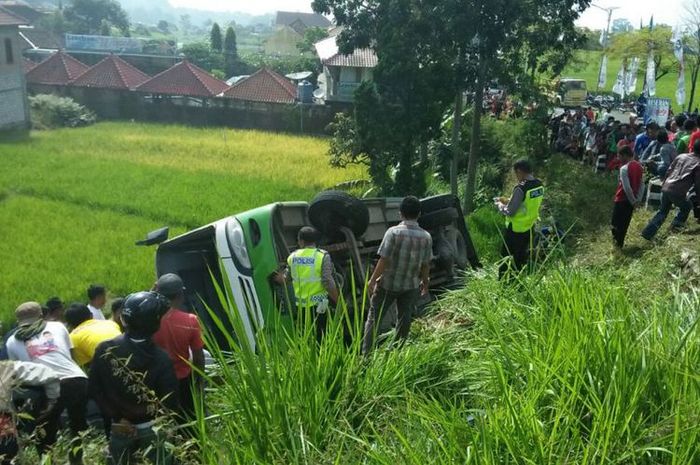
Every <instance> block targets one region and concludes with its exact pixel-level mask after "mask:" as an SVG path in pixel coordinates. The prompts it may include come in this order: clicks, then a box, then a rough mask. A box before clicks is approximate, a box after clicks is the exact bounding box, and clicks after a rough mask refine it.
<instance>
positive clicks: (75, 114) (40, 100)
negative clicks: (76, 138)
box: [29, 94, 96, 129]
mask: <svg viewBox="0 0 700 465" xmlns="http://www.w3.org/2000/svg"><path fill="white" fill-rule="evenodd" d="M29 106H30V109H31V115H32V126H33V127H34V129H53V128H64V127H68V128H77V127H82V126H89V125H91V124H94V123H95V120H96V117H95V114H94V113H93V112H92V111H90V110H88V109H87V108H85V107H84V106H82V105H80V104H79V103H77V102H76V101H75V100H73V99H71V98H68V97H59V96H57V95H48V94H40V95H35V96H33V97H29Z"/></svg>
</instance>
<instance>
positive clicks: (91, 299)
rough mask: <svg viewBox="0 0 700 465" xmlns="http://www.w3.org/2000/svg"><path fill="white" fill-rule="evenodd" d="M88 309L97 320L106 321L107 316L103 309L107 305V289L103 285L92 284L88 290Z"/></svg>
mask: <svg viewBox="0 0 700 465" xmlns="http://www.w3.org/2000/svg"><path fill="white" fill-rule="evenodd" d="M87 296H88V308H89V309H90V313H92V317H93V318H94V319H96V320H104V319H105V315H104V313H102V308H103V307H104V306H105V304H106V303H107V288H105V287H104V286H103V285H102V284H90V287H88V290H87Z"/></svg>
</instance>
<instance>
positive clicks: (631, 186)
mask: <svg viewBox="0 0 700 465" xmlns="http://www.w3.org/2000/svg"><path fill="white" fill-rule="evenodd" d="M617 157H618V159H619V160H620V163H621V164H622V166H621V167H620V176H619V178H620V179H619V183H618V185H617V190H616V191H615V201H614V206H613V213H612V221H611V224H612V235H613V239H614V241H615V245H616V246H617V247H618V248H619V249H622V247H623V246H624V245H625V236H627V230H628V229H629V226H630V222H631V221H632V214H633V213H634V209H635V207H636V206H638V205H639V204H640V203H641V202H642V197H644V183H643V182H642V178H643V176H644V169H643V168H642V165H641V163H639V162H638V161H637V160H635V159H634V154H633V153H632V149H630V148H629V147H621V148H620V150H619V151H618V152H617Z"/></svg>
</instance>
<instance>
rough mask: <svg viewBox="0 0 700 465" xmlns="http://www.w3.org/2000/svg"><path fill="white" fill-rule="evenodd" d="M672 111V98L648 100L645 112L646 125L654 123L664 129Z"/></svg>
mask: <svg viewBox="0 0 700 465" xmlns="http://www.w3.org/2000/svg"><path fill="white" fill-rule="evenodd" d="M670 110H671V99H670V98H650V99H648V100H647V108H646V111H645V112H644V124H649V123H651V122H652V121H654V122H655V123H657V124H658V125H659V126H661V127H663V126H665V125H666V121H668V115H669V112H670Z"/></svg>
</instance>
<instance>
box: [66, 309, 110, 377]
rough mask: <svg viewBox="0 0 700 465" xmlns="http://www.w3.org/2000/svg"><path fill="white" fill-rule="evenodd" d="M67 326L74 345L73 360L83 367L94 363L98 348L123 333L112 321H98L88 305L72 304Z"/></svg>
mask: <svg viewBox="0 0 700 465" xmlns="http://www.w3.org/2000/svg"><path fill="white" fill-rule="evenodd" d="M66 326H67V327H68V330H69V331H70V340H71V343H72V344H73V358H74V359H75V361H76V362H77V363H78V365H80V366H81V367H86V366H88V365H89V364H90V362H92V358H93V357H94V356H95V349H97V346H98V345H100V344H101V343H103V342H104V341H108V340H110V339H114V338H115V337H117V336H119V335H120V334H121V333H122V332H121V330H120V329H119V325H117V324H116V323H115V322H114V321H112V320H96V319H94V318H93V317H92V312H90V309H89V308H87V305H84V304H81V303H74V304H71V305H70V306H69V307H68V309H67V310H66Z"/></svg>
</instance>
